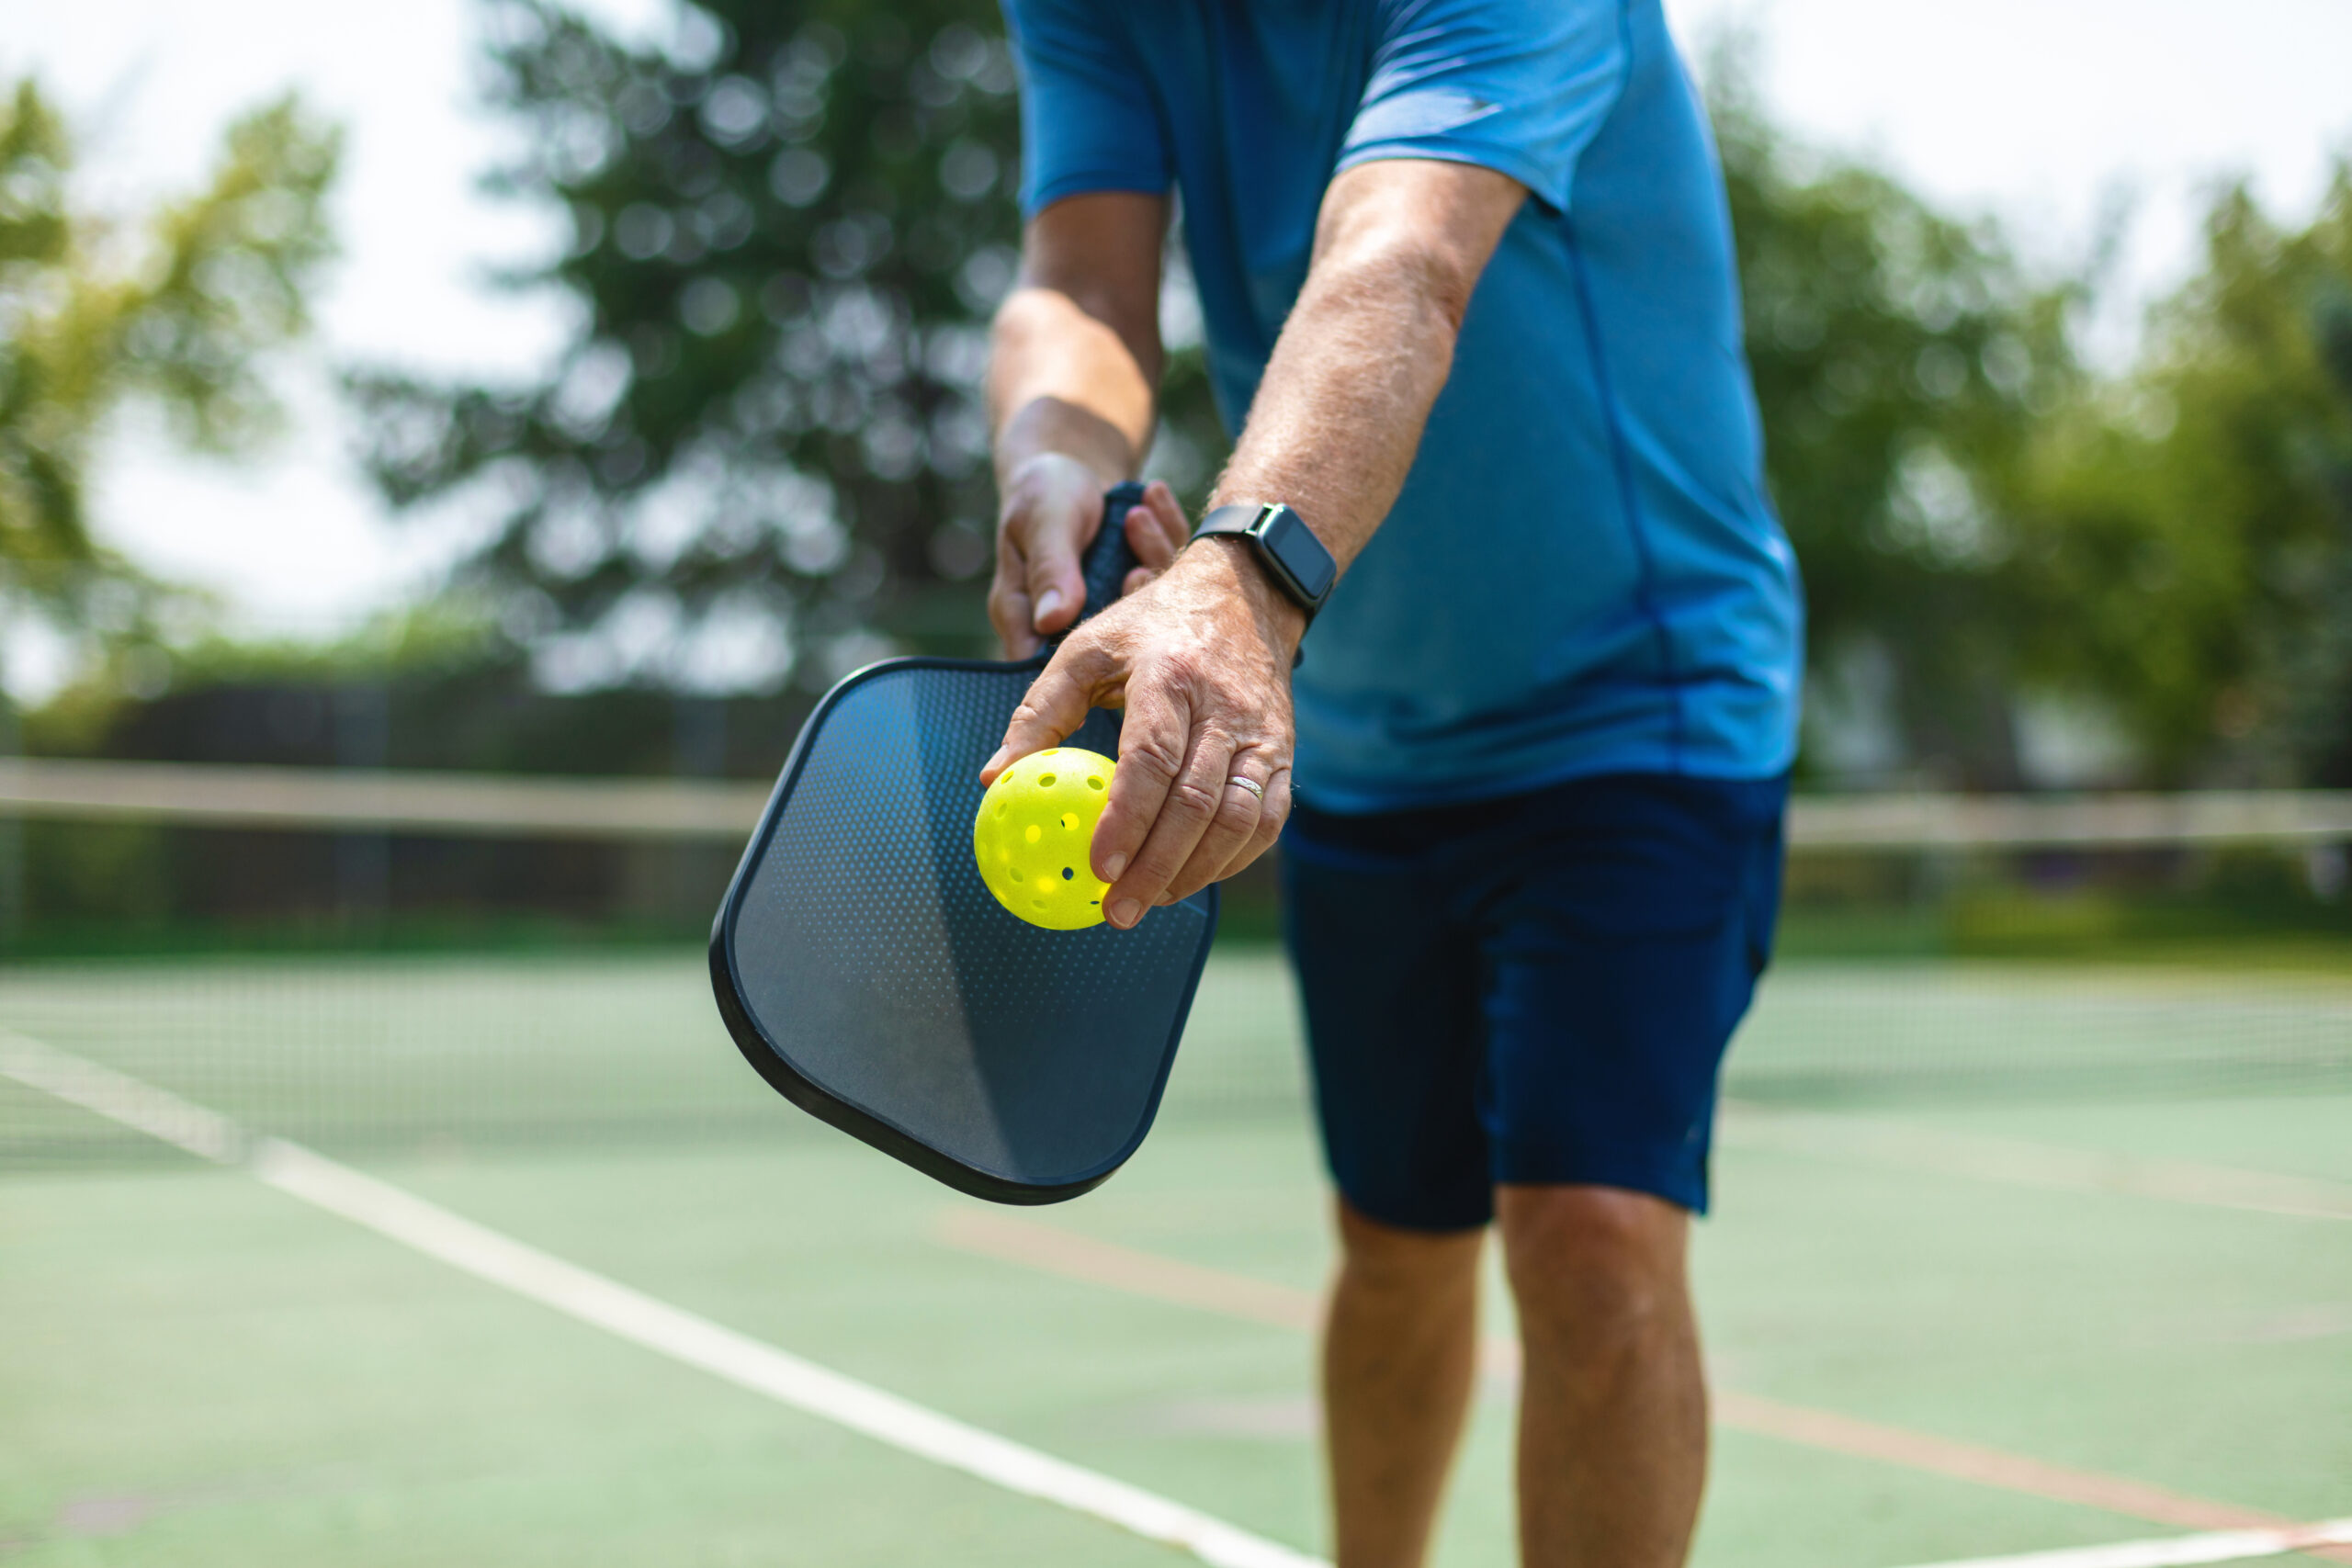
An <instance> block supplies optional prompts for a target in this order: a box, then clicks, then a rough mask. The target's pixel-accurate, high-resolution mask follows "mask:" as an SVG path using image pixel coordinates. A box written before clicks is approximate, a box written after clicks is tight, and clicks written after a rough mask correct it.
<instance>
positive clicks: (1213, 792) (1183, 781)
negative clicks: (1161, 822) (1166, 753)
mask: <svg viewBox="0 0 2352 1568" xmlns="http://www.w3.org/2000/svg"><path fill="white" fill-rule="evenodd" d="M1223 793H1224V792H1223V791H1221V790H1218V789H1215V788H1212V787H1211V786H1209V785H1207V784H1203V783H1202V782H1201V781H1200V780H1198V779H1194V778H1180V779H1178V780H1177V781H1176V782H1175V783H1174V784H1170V785H1169V786H1168V805H1167V807H1166V808H1165V809H1166V810H1168V811H1169V812H1171V813H1174V814H1177V815H1180V816H1183V817H1200V818H1210V817H1214V816H1216V812H1217V808H1218V807H1219V805H1220V804H1221V802H1220V801H1219V799H1218V796H1219V795H1221V794H1223Z"/></svg>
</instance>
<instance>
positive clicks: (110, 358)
mask: <svg viewBox="0 0 2352 1568" xmlns="http://www.w3.org/2000/svg"><path fill="white" fill-rule="evenodd" d="M337 148H338V135H337V133H336V132H335V131H334V130H330V129H327V128H325V127H322V126H321V125H319V124H317V123H315V122H314V121H312V120H311V119H310V118H307V117H306V116H305V115H304V114H303V113H302V111H301V110H300V107H299V106H298V105H297V104H296V103H295V102H294V101H293V100H292V99H290V98H288V99H286V100H282V101H280V102H279V103H277V104H275V105H273V106H271V107H266V108H264V109H262V110H259V111H258V112H256V113H254V114H251V115H249V116H247V117H246V118H243V119H241V120H239V121H237V122H236V124H234V125H233V126H232V127H231V128H230V130H229V131H228V133H227V135H226V137H225V139H224V140H223V142H222V146H221V151H220V156H219V159H218V162H217V164H216V167H215V169H214V172H213V175H212V177H211V180H210V183H209V185H207V186H205V187H204V188H203V189H201V190H199V191H198V192H196V193H195V194H193V195H190V196H187V197H181V198H178V199H175V200H170V201H166V202H164V203H163V204H162V205H160V206H159V207H158V208H157V209H155V210H154V211H153V213H152V214H151V215H149V216H148V217H146V218H144V219H143V220H135V221H134V220H122V219H117V218H109V217H103V216H100V215H98V214H96V213H94V212H91V211H87V210H82V209H77V208H76V206H75V203H74V192H73V190H72V175H73V166H74V148H73V141H72V137H71V135H70V134H69V132H68V130H67V127H66V125H65V122H64V119H63V118H62V116H61V115H60V114H59V113H58V111H57V109H56V108H55V107H53V106H52V105H51V103H50V102H49V100H48V99H47V98H46V97H44V96H42V94H41V92H40V88H39V87H38V86H37V85H35V84H34V83H33V82H31V81H29V80H25V81H20V82H18V83H17V84H16V85H14V86H13V87H12V88H10V89H8V91H7V93H6V97H5V99H4V100H0V615H9V614H38V615H46V616H48V617H49V618H51V619H52V620H53V621H56V622H58V623H59V624H60V625H61V626H62V627H63V628H65V629H67V630H69V631H71V632H74V633H79V634H83V635H96V636H97V637H102V638H103V637H127V636H130V635H132V634H134V633H136V632H137V631H138V630H139V629H140V627H141V621H142V617H143V616H144V615H145V613H146V610H147V608H148V607H149V605H150V604H152V602H153V592H154V585H153V584H151V583H147V582H145V581H143V580H142V579H141V577H140V576H139V575H138V574H137V573H136V572H134V571H133V570H131V569H130V567H129V566H128V565H127V564H126V563H125V562H123V561H122V560H120V559H119V558H116V557H114V556H112V555H111V554H109V553H108V552H107V551H106V550H105V549H103V548H102V547H100V546H99V545H97V544H96V542H95V541H94V539H93V538H92V536H91V533H90V527H89V519H88V515H87V508H86V502H85V496H86V493H87V489H88V470H89V464H90V462H91V457H92V452H93V449H94V446H95V444H96V440H97V438H98V436H99V434H100V433H101V431H102V430H103V428H104V426H105V423H106V421H107V416H108V415H109V414H111V413H112V412H114V411H115V410H116V409H118V408H119V407H120V406H121V405H122V404H123V403H124V402H125V401H127V400H134V399H143V400H148V401H150V402H151V403H152V404H153V405H154V406H155V407H157V408H158V409H160V410H161V411H162V412H163V413H164V415H165V416H166V418H167V419H168V421H169V423H170V425H171V427H172V429H173V430H174V432H175V434H177V435H178V436H179V437H180V438H181V439H183V440H184V441H186V442H187V443H188V444H189V445H190V446H194V447H196V448H198V449H199V450H203V451H209V452H224V453H225V452H233V451H237V450H241V449H244V448H246V447H248V446H251V445H252V444H253V443H254V441H255V440H257V439H258V438H260V437H261V436H263V435H265V434H267V433H268V432H269V431H270V430H271V429H272V428H273V427H274V424H275V422H276V420H277V412H278V411H277V403H276V401H275V400H273V399H272V397H271V396H270V394H269V390H268V389H267V387H266V384H265V382H264V381H263V379H262V375H261V368H260V361H261V357H262V356H263V355H265V354H266V352H267V351H268V350H270V349H273V348H276V347H278V346H280V345H282V344H286V343H288V342H289V341H291V340H292V339H294V338H296V337H298V336H300V334H301V333H303V332H304V331H305V330H306V329H307V327H308V326H309V324H310V318H309V310H308V306H307V302H306V301H307V297H308V294H309V291H310V289H311V286H312V284H313V282H314V281H315V279H316V277H317V275H318V271H319V268H320V265H321V264H322V262H323V261H324V260H325V259H326V258H327V256H328V254H329V252H330V249H331V246H330V243H329V239H328V233H327V227H326V220H325V215H324V212H323V209H322V204H323V200H324V197H325V193H326V189H327V186H328V184H329V182H330V181H331V180H332V178H333V177H334V168H335V161H336V156H337Z"/></svg>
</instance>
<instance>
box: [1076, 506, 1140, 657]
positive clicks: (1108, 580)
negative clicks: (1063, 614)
mask: <svg viewBox="0 0 2352 1568" xmlns="http://www.w3.org/2000/svg"><path fill="white" fill-rule="evenodd" d="M1142 504H1143V486H1141V485H1139V484H1137V483H1136V481H1135V480H1133V479H1129V480H1128V481H1127V482H1126V483H1125V484H1123V485H1113V486H1112V487H1111V489H1110V490H1109V491H1107V492H1106V493H1105V494H1104V495H1103V526H1102V527H1101V528H1099V529H1097V530H1095V534H1094V542H1093V543H1092V544H1091V545H1089V546H1087V547H1086V556H1085V558H1084V559H1083V560H1081V561H1080V563H1079V570H1080V573H1081V574H1082V575H1083V576H1084V577H1085V579H1086V603H1085V604H1083V605H1082V606H1080V609H1079V612H1078V619H1079V620H1080V621H1083V620H1084V619H1086V617H1087V616H1089V615H1098V614H1100V613H1101V612H1103V611H1104V610H1106V609H1109V608H1110V607H1111V606H1112V605H1114V604H1117V603H1118V602H1119V589H1120V586H1121V585H1122V584H1123V583H1125V581H1127V573H1129V572H1131V571H1133V570H1135V569H1136V567H1138V566H1140V565H1142V564H1143V563H1142V562H1141V561H1138V560H1137V559H1136V552H1135V550H1134V549H1133V548H1132V547H1130V546H1129V545H1128V544H1127V513H1129V512H1132V511H1133V510H1135V509H1136V507H1138V506H1141V505H1142ZM1077 624H1078V623H1077V622H1075V621H1073V622H1072V623H1071V625H1072V626H1076V625H1077Z"/></svg>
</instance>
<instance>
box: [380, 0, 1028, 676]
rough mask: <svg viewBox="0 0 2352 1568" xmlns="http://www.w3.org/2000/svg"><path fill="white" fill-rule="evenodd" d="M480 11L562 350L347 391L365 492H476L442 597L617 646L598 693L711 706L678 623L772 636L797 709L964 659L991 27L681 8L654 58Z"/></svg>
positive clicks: (848, 9) (1007, 262) (1003, 221)
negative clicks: (852, 668) (565, 314)
mask: <svg viewBox="0 0 2352 1568" xmlns="http://www.w3.org/2000/svg"><path fill="white" fill-rule="evenodd" d="M492 15H493V16H494V17H495V19H496V22H497V30H498V34H499V39H500V41H499V42H498V44H497V45H496V48H495V51H494V63H495V67H496V85H495V89H494V93H493V97H494V101H495V102H496V103H497V105H498V106H499V107H501V108H502V109H503V110H504V111H506V112H507V113H508V114H510V115H512V116H513V117H515V118H516V119H517V120H519V121H520V122H521V123H522V124H523V125H524V126H525V127H526V128H527V130H528V138H527V140H528V147H529V151H528V152H527V153H526V156H525V157H524V158H523V159H522V161H520V162H519V163H518V164H515V166H514V167H512V168H510V169H507V170H505V171H503V174H502V175H500V177H499V180H498V184H499V185H500V186H502V187H503V188H504V189H506V190H508V191H510V192H513V193H515V194H517V195H519V196H523V197H530V198H533V199H537V200H541V201H548V202H554V203H560V205H561V207H562V209H564V210H566V211H568V213H569V215H570V217H571V228H572V231H573V242H572V243H571V247H570V248H569V250H568V251H567V252H566V253H565V254H562V255H560V256H559V257H557V258H555V259H554V260H552V261H551V262H549V263H548V265H546V266H544V267H543V268H540V269H538V270H537V271H534V272H531V273H528V274H526V275H525V276H522V277H519V278H517V279H516V280H515V281H517V282H518V283H521V284H525V285H541V286H549V287H552V288H557V289H559V290H560V291H561V292H562V293H564V294H565V295H567V296H568V297H569V298H570V299H572V300H573V301H575V302H576V303H577V305H578V306H579V310H580V320H581V322H582V325H581V330H580V331H579V333H577V335H576V336H575V337H574V338H573V340H572V342H571V344H570V345H569V346H568V348H567V349H566V351H565V353H564V354H563V355H562V357H561V359H560V363H559V364H558V365H557V366H556V367H554V369H553V370H552V371H551V372H550V373H549V374H548V377H547V378H545V379H544V380H542V381H539V382H537V383H536V384H532V385H526V386H516V387H508V388H489V387H476V386H464V385H435V384H430V383H426V382H423V381H419V380H416V379H413V378H403V377H399V376H393V375H386V374H371V375H367V376H362V377H359V378H356V379H355V382H354V387H355V389H356V393H357V395H358V396H359V398H360V399H361V400H362V402H363V403H364V404H365V405H366V407H367V408H368V411H369V419H368V423H369V425H370V427H371V428H372V429H373V430H374V431H375V432H376V438H375V440H374V444H373V446H372V447H371V450H370V453H369V458H370V462H371V466H372V468H373V471H374V473H375V475H376V477H377V479H378V480H379V483H380V484H381V486H382V488H383V490H384V491H385V493H386V494H387V495H388V496H390V498H391V499H392V500H393V501H394V502H397V503H401V504H407V503H412V502H418V501H421V500H424V499H426V498H430V497H435V496H440V495H444V494H447V493H449V492H452V491H458V490H460V489H462V488H465V487H469V486H473V485H477V484H481V483H482V482H483V481H489V482H488V484H486V485H484V487H483V488H491V489H494V490H495V492H496V494H497V496H498V498H499V499H498V501H497V502H496V504H498V505H499V507H500V508H501V511H500V515H499V518H498V528H497V532H496V536H495V537H494V539H493V540H492V543H491V544H490V545H489V546H488V547H487V548H486V549H485V550H483V551H482V553H481V555H480V557H479V558H477V559H476V560H475V561H474V562H473V563H472V567H471V572H470V575H471V576H472V577H473V578H474V580H476V581H480V582H482V583H484V584H486V585H487V586H488V587H490V588H491V589H492V591H493V592H496V593H497V594H499V595H501V596H503V599H504V600H505V602H507V603H508V604H512V605H515V606H516V607H517V610H518V614H517V615H515V617H513V619H514V621H515V625H516V626H517V629H519V630H521V631H524V632H526V633H531V634H537V635H545V634H550V633H552V634H557V635H558V636H560V635H561V634H563V633H566V632H574V631H593V630H594V629H595V628H600V627H601V628H604V629H605V631H607V632H611V631H613V630H614V629H615V628H616V627H624V628H625V627H627V626H630V625H635V626H639V627H640V628H646V630H645V631H644V632H642V633H640V635H639V641H640V642H643V643H647V644H650V652H648V653H647V654H646V656H645V657H644V659H642V660H639V661H638V662H637V663H635V664H634V665H631V666H630V667H628V668H625V669H621V670H617V671H609V672H608V674H609V675H610V676H611V677H613V678H622V679H626V678H631V677H645V678H650V679H653V680H656V681H660V682H670V683H675V684H680V685H684V686H687V687H694V686H696V685H700V684H725V683H727V681H728V680H729V678H730V677H731V678H733V679H735V680H737V681H738V682H740V681H741V678H742V677H743V675H744V674H745V670H744V668H743V666H742V664H741V660H738V661H737V664H736V666H735V667H734V668H732V669H731V670H730V669H726V668H720V669H716V670H714V669H711V668H707V667H700V665H699V661H700V660H702V659H703V655H702V654H701V653H698V652H697V651H696V647H695V635H694V634H693V633H691V632H690V631H689V630H687V628H690V627H695V626H699V627H702V628H704V629H705V630H706V631H707V629H708V628H709V627H711V626H714V625H715V626H722V627H724V626H732V627H735V628H738V630H739V631H744V632H746V633H747V634H748V629H749V628H756V627H761V626H767V627H773V626H778V625H783V626H788V627H789V628H790V643H789V647H788V649H775V650H774V657H772V658H771V659H770V660H769V661H768V662H769V665H770V669H769V671H768V673H770V674H775V673H779V672H780V669H781V667H782V666H783V665H784V664H785V663H786V662H787V661H788V660H796V659H797V661H798V664H799V668H800V670H801V671H802V673H803V675H804V677H806V678H808V679H809V680H811V681H814V682H822V681H824V680H825V679H827V678H829V677H830V675H831V674H832V673H833V672H835V671H837V670H838V669H839V668H841V667H842V666H843V665H845V664H849V663H854V662H859V661H861V660H863V659H864V658H865V657H870V654H871V649H872V648H873V646H874V644H873V633H874V632H875V631H876V630H877V629H878V630H879V631H880V632H881V633H883V634H884V635H886V636H888V637H894V638H896V639H898V640H899V641H901V642H907V643H912V644H916V645H924V644H929V645H933V646H938V645H942V644H947V645H961V644H967V643H969V642H970V641H971V640H973V639H974V638H975V637H978V635H979V634H981V633H982V632H983V631H984V629H985V628H984V625H983V623H982V622H981V620H980V618H979V616H978V592H977V588H976V586H974V585H973V581H972V580H973V579H975V578H976V577H977V575H978V573H979V572H980V571H981V570H983V569H984V568H985V566H986V564H987V561H988V555H989V542H988V530H989V524H990V522H991V520H992V509H991V505H990V481H989V474H988V467H987V450H988V425H987V418H986V413H985V410H984V408H983V405H982V401H981V391H980V377H981V373H982V370H983V368H984V366H985V362H986V357H987V338H986V333H985V327H984V324H983V323H984V321H985V317H986V315H987V313H988V311H989V310H990V309H991V307H992V306H993V305H994V303H995V301H996V299H998V297H999V296H1000V295H1001V293H1002V291H1003V290H1004V288H1006V287H1007V286H1008V285H1009V284H1010V282H1011V280H1012V272H1013V267H1014V265H1015V261H1016V251H1015V249H1014V246H1015V243H1016V242H1017V237H1018V236H1017V233H1016V220H1015V216H1014V211H1013V206H1012V202H1011V201H1010V200H1009V199H1008V193H1009V191H1010V189H1011V187H1012V181H1013V177H1014V176H1013V170H1014V163H1015V159H1016V155H1017V144H1018V131H1017V122H1016V115H1015V100H1014V96H1013V86H1014V81H1013V75H1012V63H1011V61H1010V58H1009V55H1008V53H1007V51H1006V49H1005V46H1004V43H1003V41H1002V39H1001V37H1000V36H998V23H997V19H996V14H995V11H994V8H993V7H992V6H989V5H987V4H985V3H984V0H923V3H917V4H906V5H897V6H888V7H883V6H870V5H859V4H854V3H850V0H835V3H831V4H823V3H820V4H811V5H799V6H774V5H754V4H749V3H746V0H727V3H723V4H713V5H711V6H708V7H707V8H705V9H695V8H691V7H686V8H682V9H681V11H680V13H679V15H680V17H682V25H683V28H684V37H683V39H682V41H681V42H680V43H678V44H676V45H674V46H673V47H672V48H670V49H667V50H656V49H651V48H644V49H639V48H633V47H630V46H629V45H628V44H626V43H624V42H622V41H620V40H619V39H616V38H614V37H612V36H610V35H608V34H606V33H605V32H603V31H601V30H599V29H598V28H596V27H594V25H592V24H591V23H589V22H588V21H586V20H584V19H582V18H581V17H576V16H573V15H571V14H570V13H568V12H566V11H563V10H561V9H559V8H557V7H556V6H552V5H548V4H545V3H542V0H495V4H494V9H493V12H492ZM502 479H503V481H505V482H500V481H501V480H502ZM624 640H626V637H625V636H624ZM725 662H726V661H725V660H720V663H721V664H722V665H724V664H725ZM756 663H757V661H756V660H754V661H753V665H754V669H755V670H756Z"/></svg>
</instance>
